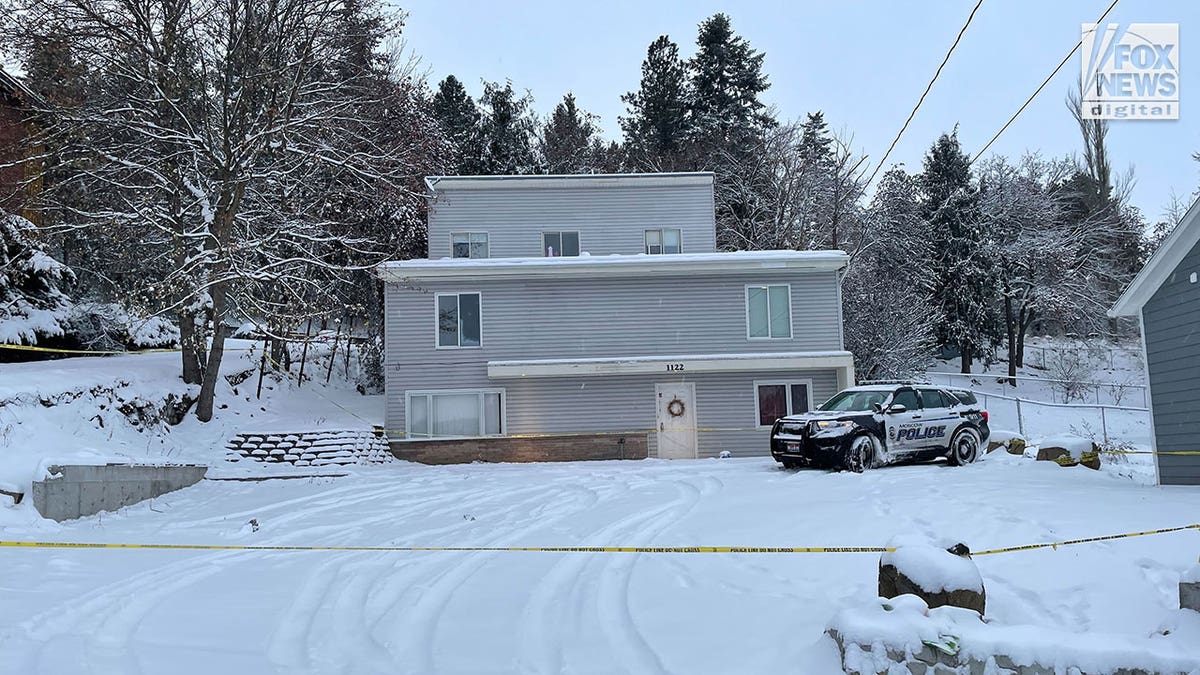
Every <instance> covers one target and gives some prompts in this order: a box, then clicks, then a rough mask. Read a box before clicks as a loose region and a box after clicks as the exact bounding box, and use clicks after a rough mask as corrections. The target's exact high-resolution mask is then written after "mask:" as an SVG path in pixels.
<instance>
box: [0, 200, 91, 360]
mask: <svg viewBox="0 0 1200 675" xmlns="http://www.w3.org/2000/svg"><path fill="white" fill-rule="evenodd" d="M74 279H75V274H74V273H73V272H72V271H71V270H70V268H68V267H67V266H66V265H63V264H62V263H60V262H58V261H57V260H55V259H54V258H52V257H50V256H49V255H48V254H47V253H46V252H45V250H44V249H43V248H42V245H41V242H39V241H38V240H37V228H36V227H35V226H34V225H33V223H31V222H29V221H28V220H25V219H24V218H21V217H20V216H14V215H0V343H7V344H21V345H36V344H38V342H39V341H43V340H45V339H46V338H56V337H62V335H63V334H64V333H65V332H66V331H65V328H66V323H67V317H68V315H69V313H70V311H71V306H72V303H71V299H70V298H69V297H68V296H67V294H66V293H65V292H63V290H62V287H63V286H64V285H66V284H68V283H70V282H71V281H73V280H74Z"/></svg>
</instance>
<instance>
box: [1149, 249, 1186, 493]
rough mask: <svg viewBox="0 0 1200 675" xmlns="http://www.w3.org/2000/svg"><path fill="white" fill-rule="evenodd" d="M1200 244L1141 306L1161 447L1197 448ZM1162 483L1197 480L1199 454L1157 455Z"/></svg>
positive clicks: (1156, 437)
mask: <svg viewBox="0 0 1200 675" xmlns="http://www.w3.org/2000/svg"><path fill="white" fill-rule="evenodd" d="M1193 272H1195V273H1200V244H1197V245H1196V246H1195V247H1193V248H1192V250H1191V251H1190V252H1189V253H1188V254H1187V256H1186V257H1185V258H1184V259H1183V261H1182V262H1181V263H1180V264H1179V266H1178V267H1176V268H1175V270H1174V271H1173V272H1172V273H1171V275H1170V276H1169V277H1168V278H1167V280H1166V281H1165V282H1164V283H1163V285H1162V286H1160V287H1159V289H1158V291H1156V292H1155V293H1154V296H1153V297H1151V298H1150V301H1149V302H1147V303H1146V305H1145V306H1144V307H1143V308H1142V322H1143V327H1144V330H1145V335H1146V368H1147V370H1148V372H1149V375H1150V399H1151V406H1152V408H1153V415H1154V440H1155V446H1156V448H1157V449H1158V450H1159V451H1162V452H1169V451H1196V450H1200V386H1197V384H1196V383H1197V382H1200V283H1195V284H1194V283H1191V282H1190V281H1189V280H1188V278H1189V276H1190V275H1191V274H1192V273H1193ZM1157 460H1158V471H1159V479H1160V481H1161V482H1162V483H1163V484H1164V485H1172V484H1174V485H1200V456H1194V455H1193V456H1188V455H1159V456H1158V457H1157Z"/></svg>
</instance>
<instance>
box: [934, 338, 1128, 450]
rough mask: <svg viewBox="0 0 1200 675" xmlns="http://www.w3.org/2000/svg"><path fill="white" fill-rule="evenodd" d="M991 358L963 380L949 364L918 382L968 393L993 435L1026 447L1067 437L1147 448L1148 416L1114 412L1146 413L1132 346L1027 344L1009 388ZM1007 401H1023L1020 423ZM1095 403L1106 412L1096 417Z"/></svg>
mask: <svg viewBox="0 0 1200 675" xmlns="http://www.w3.org/2000/svg"><path fill="white" fill-rule="evenodd" d="M999 356H1000V358H1001V360H999V361H996V362H993V363H991V364H983V363H978V362H977V363H975V364H974V365H973V367H972V369H971V370H972V372H971V374H970V375H969V376H967V375H963V374H960V373H959V372H958V370H959V362H958V360H957V359H948V360H946V359H938V360H935V361H934V364H933V365H932V366H931V367H930V369H929V371H928V372H927V373H926V374H925V379H926V380H928V381H929V382H932V383H934V384H942V385H951V386H955V387H963V388H967V389H971V390H972V391H975V392H976V393H977V394H979V395H980V396H979V398H980V401H981V402H982V403H983V404H984V405H985V406H986V407H987V409H988V411H989V413H991V416H992V428H993V429H1002V430H1011V431H1013V432H1016V431H1018V430H1020V431H1023V432H1024V436H1026V437H1027V438H1030V439H1031V440H1034V441H1037V440H1038V439H1040V438H1041V437H1044V436H1060V435H1062V434H1066V433H1069V434H1073V435H1075V436H1080V437H1084V438H1089V439H1093V440H1095V441H1097V442H1102V441H1103V440H1104V439H1105V437H1107V438H1108V440H1109V441H1110V443H1112V444H1113V445H1121V444H1126V445H1128V446H1129V448H1130V449H1139V450H1148V449H1149V448H1150V435H1151V433H1150V415H1149V413H1147V412H1145V411H1143V410H1123V409H1119V408H1144V407H1145V405H1146V398H1145V396H1146V394H1145V389H1144V385H1145V370H1144V368H1143V365H1142V362H1141V352H1140V351H1139V349H1138V345H1137V344H1126V343H1122V344H1112V343H1109V342H1099V341H1069V340H1063V339H1051V338H1041V337H1031V338H1029V340H1028V341H1027V345H1026V349H1025V365H1024V366H1023V367H1021V368H1018V369H1017V376H1018V380H1017V384H1016V386H1013V385H1012V384H1011V382H1010V381H1009V380H1008V379H1007V375H1008V362H1007V360H1004V357H1005V354H1004V353H1003V350H1002V351H1001V353H1000V355H999ZM1053 380H1067V381H1075V382H1078V383H1080V384H1076V385H1074V386H1071V385H1068V384H1065V383H1064V382H1054V381H1053ZM1084 383H1087V384H1084ZM1091 383H1095V384H1091ZM1068 389H1069V390H1070V391H1069V392H1068ZM1014 398H1020V399H1023V400H1022V402H1021V403H1020V416H1021V420H1020V423H1018V420H1017V416H1018V408H1017V406H1018V404H1017V402H1016V401H1014V400H1012V399H1014ZM1064 403H1065V405H1064ZM1097 403H1099V404H1103V405H1104V406H1108V407H1106V408H1105V409H1104V410H1103V411H1101V408H1100V406H1098V405H1095V404H1097Z"/></svg>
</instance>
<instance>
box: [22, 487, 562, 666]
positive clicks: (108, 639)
mask: <svg viewBox="0 0 1200 675" xmlns="http://www.w3.org/2000/svg"><path fill="white" fill-rule="evenodd" d="M403 488H404V486H403V485H391V486H387V487H383V488H380V489H375V490H370V491H369V492H368V494H369V495H371V497H364V498H362V499H352V500H347V501H343V502H340V503H339V504H327V505H324V506H320V507H315V508H310V509H306V510H301V511H300V512H299V513H298V514H296V517H295V518H291V519H289V520H296V519H299V518H302V517H304V516H311V515H313V514H315V513H321V512H325V511H328V510H330V509H332V508H338V507H339V506H352V505H357V504H360V503H363V502H366V501H370V500H371V499H379V498H382V497H384V496H386V495H387V493H388V492H390V491H396V490H398V489H403ZM541 489H542V488H528V489H525V490H518V491H513V492H509V493H507V494H503V495H500V494H496V493H495V491H490V490H489V489H488V488H487V487H486V486H485V487H481V488H478V489H475V490H472V491H471V492H470V493H469V496H464V495H463V494H462V493H454V494H450V495H446V496H444V497H442V498H440V499H435V500H432V504H431V503H430V502H428V501H420V502H414V503H411V504H410V505H409V507H408V508H407V509H404V508H401V509H398V510H389V511H388V512H387V513H384V514H381V515H378V516H374V517H371V518H365V519H363V518H360V519H356V520H355V521H354V525H355V528H353V529H352V530H349V531H350V532H356V531H358V530H359V529H361V528H362V527H364V526H367V525H373V524H376V523H380V522H389V521H403V519H404V518H405V517H407V516H409V515H413V514H416V513H418V512H420V511H423V510H430V512H431V513H442V512H446V511H454V510H458V509H461V508H463V507H467V508H471V507H474V506H480V505H483V504H486V503H488V502H491V501H494V500H496V499H500V498H511V496H512V494H514V493H530V492H539V491H540V490H541ZM330 492H333V491H328V490H327V491H324V492H322V493H319V494H318V495H313V496H312V498H314V499H315V498H322V497H328V496H329V493H330ZM337 492H345V490H339V491H337ZM483 493H487V494H483ZM481 494H482V497H481V498H475V499H471V498H470V496H475V497H479V495H481ZM464 498H466V501H464ZM305 501H311V499H294V500H288V503H289V504H291V505H292V506H293V507H295V506H297V505H299V504H303V503H304V502H305ZM389 505H390V503H389ZM443 505H451V506H452V508H444V509H442V510H440V511H438V510H437V509H438V508H440V507H442V506H443ZM431 507H433V508H432V509H431ZM256 512H257V513H261V510H259V511H249V512H247V513H256ZM276 522H277V521H276ZM460 527H461V524H455V525H453V526H451V527H448V528H436V530H429V531H430V532H432V531H441V530H453V529H458V528H460ZM329 529H333V530H335V531H338V532H342V533H346V532H348V530H347V528H346V526H345V525H334V526H324V525H321V526H313V527H309V528H304V529H300V530H296V531H293V532H290V533H287V534H285V535H282V536H280V537H278V538H274V539H272V540H271V541H270V543H272V544H287V543H293V542H297V541H300V542H303V541H308V540H309V538H310V537H311V536H312V535H313V534H314V532H315V531H325V530H329ZM418 534H420V533H418ZM343 539H344V537H343ZM264 557H265V556H264V555H263V554H262V553H255V552H245V551H226V552H217V553H211V554H201V555H200V557H189V558H187V559H185V560H180V561H176V562H174V563H170V564H168V565H166V566H163V567H159V568H156V569H153V570H150V571H147V572H142V573H139V574H135V575H133V576H131V577H126V578H125V579H122V580H119V581H117V582H114V583H111V584H108V585H106V586H103V587H101V588H99V589H96V590H94V591H92V592H90V593H88V594H86V595H84V596H83V597H81V598H76V599H74V600H72V601H70V602H67V603H63V604H61V605H59V606H56V607H55V608H53V609H50V610H48V611H46V612H43V613H42V614H39V615H38V616H36V617H33V618H31V619H28V620H26V621H25V622H23V623H22V624H21V628H22V629H23V632H24V633H25V635H26V636H27V637H28V638H30V640H31V642H32V643H33V644H32V653H30V654H29V655H27V656H26V658H25V661H26V662H27V663H28V664H29V665H30V670H34V671H36V667H34V666H36V663H38V662H40V661H41V660H42V655H43V653H44V652H45V649H46V648H48V647H50V646H51V643H52V640H53V638H54V637H57V636H59V635H62V634H64V633H68V632H73V631H75V629H76V627H77V626H80V625H81V624H82V625H85V626H86V628H85V629H84V630H82V631H78V632H81V633H82V634H84V635H86V636H87V638H86V644H87V646H88V649H89V653H94V655H95V657H96V660H97V661H98V662H101V663H102V664H114V663H115V662H117V661H120V660H121V659H124V658H125V655H126V652H127V651H128V647H129V643H130V641H131V640H132V638H133V635H134V633H135V632H136V629H137V627H138V626H139V625H140V623H141V621H142V619H144V617H145V616H146V615H147V614H148V613H149V612H151V611H153V609H154V608H155V607H157V606H158V605H159V604H160V603H161V601H162V600H164V599H165V598H166V597H167V596H169V595H170V594H172V593H174V592H177V591H179V590H182V589H184V588H186V587H188V586H191V585H193V584H195V583H198V582H200V581H202V580H203V579H205V578H207V577H209V576H211V575H212V574H215V573H217V572H219V571H222V570H223V569H224V568H223V567H222V566H221V565H220V564H218V563H221V562H224V561H227V560H236V562H237V563H238V564H240V565H245V564H258V563H261V562H262V561H263V559H264ZM130 598H133V600H130ZM14 637H15V636H14V635H12V634H11V632H10V633H9V634H5V635H0V646H2V645H4V644H5V643H9V642H11V641H12V639H13V638H14ZM124 663H125V665H124V666H123V667H121V668H118V669H115V670H114V669H113V668H109V667H101V668H99V669H97V670H95V671H94V672H137V671H136V668H137V666H136V663H134V662H132V661H128V662H124Z"/></svg>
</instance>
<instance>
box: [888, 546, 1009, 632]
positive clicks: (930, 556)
mask: <svg viewBox="0 0 1200 675" xmlns="http://www.w3.org/2000/svg"><path fill="white" fill-rule="evenodd" d="M895 549H896V550H895V551H891V552H888V553H884V554H883V555H882V556H880V558H879V597H881V598H895V597H897V596H900V595H905V594H911V595H915V596H917V597H919V598H921V599H922V600H923V601H924V602H925V604H926V605H928V606H929V607H942V606H945V605H950V606H952V607H962V608H964V609H970V610H973V611H976V612H979V614H980V615H981V616H982V615H983V613H984V606H985V603H986V592H985V590H984V587H983V577H981V576H980V575H979V568H977V567H976V566H975V562H974V561H973V560H971V555H970V551H968V550H967V547H966V546H963V545H962V544H958V545H957V546H955V547H953V548H950V549H944V548H941V547H939V546H935V545H934V544H932V543H928V542H920V541H915V540H906V541H898V542H896V543H895Z"/></svg>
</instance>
